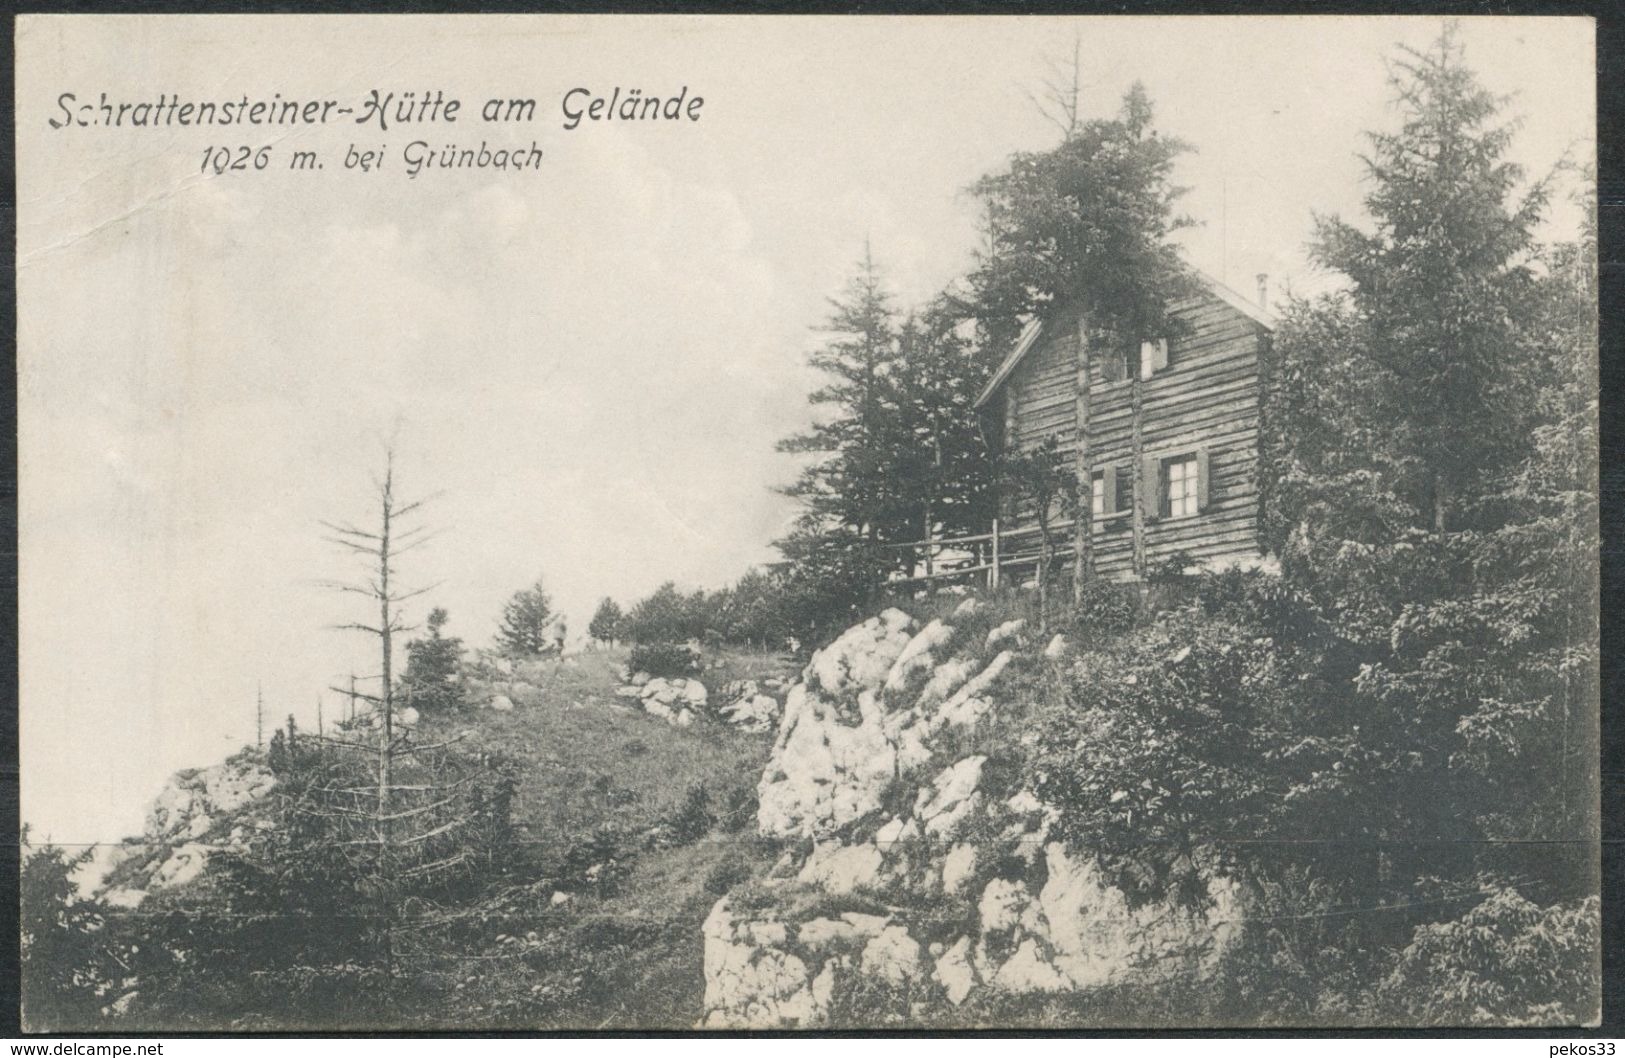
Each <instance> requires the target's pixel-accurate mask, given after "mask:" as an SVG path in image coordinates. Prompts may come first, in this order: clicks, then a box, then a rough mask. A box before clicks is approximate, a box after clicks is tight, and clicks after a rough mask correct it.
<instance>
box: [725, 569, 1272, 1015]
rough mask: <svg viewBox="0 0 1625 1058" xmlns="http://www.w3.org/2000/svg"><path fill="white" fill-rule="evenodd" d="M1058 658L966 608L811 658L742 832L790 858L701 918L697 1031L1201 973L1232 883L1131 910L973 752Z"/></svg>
mask: <svg viewBox="0 0 1625 1058" xmlns="http://www.w3.org/2000/svg"><path fill="white" fill-rule="evenodd" d="M1069 652H1070V647H1069V645H1065V644H1064V643H1063V644H1062V645H1059V646H1058V645H1057V644H1056V643H1055V642H1054V641H1051V640H1050V639H1048V638H1047V637H1034V636H1030V635H1029V633H1028V629H1027V627H1026V625H1025V623H1024V622H1022V621H1021V620H1020V619H1017V618H1011V619H1008V620H1003V621H1000V620H995V619H994V615H993V614H991V613H990V612H988V610H987V608H985V607H982V606H980V604H978V603H976V602H975V601H970V600H967V602H966V603H964V604H962V605H961V607H960V609H959V610H957V611H956V612H954V613H953V614H952V615H950V616H949V617H946V618H942V619H939V620H934V621H929V622H927V623H925V624H924V625H923V626H922V625H920V624H919V623H918V622H916V621H915V620H914V619H913V618H911V617H910V616H909V615H908V614H906V613H904V612H902V611H901V610H896V609H893V610H888V611H886V612H885V613H883V614H880V615H879V616H877V617H874V618H871V619H870V620H868V621H865V622H864V623H862V624H860V625H857V626H855V627H854V628H852V629H849V630H848V631H847V632H846V633H845V634H843V635H842V636H840V637H839V638H838V639H836V641H835V642H833V643H831V644H830V645H829V646H828V647H826V648H825V649H823V650H821V651H819V652H818V653H816V654H815V655H814V656H813V658H812V660H811V661H810V663H809V664H808V666H807V668H806V670H805V672H804V673H803V678H802V680H801V682H799V683H797V684H796V685H795V686H793V687H792V688H791V689H790V692H789V695H788V698H787V700H786V702H785V707H784V715H783V717H782V719H781V721H780V723H779V728H778V734H777V737H776V739H775V741H774V745H773V749H772V752H771V755H770V757H769V760H768V762H767V765H766V768H765V769H764V771H763V774H762V778H761V782H760V784H759V786H758V795H759V805H760V807H759V810H758V816H757V826H758V830H759V831H760V833H761V834H762V835H764V836H766V837H772V838H779V839H783V840H785V841H786V843H787V846H788V851H787V852H786V853H785V855H784V857H783V859H781V861H780V863H779V864H778V866H777V867H776V868H775V869H774V871H773V872H772V874H771V876H770V877H769V878H768V879H767V880H766V881H765V882H761V881H759V882H757V883H754V887H753V890H752V891H751V892H749V893H746V894H738V893H736V894H730V895H729V896H728V897H725V898H723V899H722V900H721V901H719V902H718V903H717V905H716V906H715V907H714V908H713V910H712V913H711V915H710V917H709V918H708V919H707V921H706V923H705V926H704V935H705V973H706V995H705V1017H704V1022H703V1024H704V1025H705V1026H706V1027H713V1028H773V1027H790V1026H800V1027H809V1026H819V1025H828V1024H831V1023H832V1022H831V1018H832V1017H838V1012H839V1011H840V1010H842V1009H849V1008H843V1007H842V1005H841V1004H842V1001H843V996H850V995H853V994H861V995H864V996H867V997H869V999H868V1001H869V1002H871V1003H872V1002H874V999H873V997H874V996H876V995H877V994H881V995H894V996H897V997H902V998H900V999H899V1000H898V1001H899V1002H900V1003H901V1004H902V1005H903V1006H904V1007H906V1008H907V1010H908V1011H918V1010H921V1009H925V1007H927V1006H929V1004H931V1003H939V1004H945V1005H949V1006H953V1005H958V1004H962V1003H965V1002H967V1001H968V1000H969V999H970V998H971V997H972V996H973V995H975V994H978V993H981V992H987V993H1003V994H1030V993H1045V992H1060V991H1069V990H1081V989H1090V988H1097V987H1100V986H1103V985H1113V984H1122V983H1128V982H1135V981H1154V980H1161V979H1166V978H1168V977H1170V976H1173V975H1176V974H1200V973H1203V972H1206V971H1207V970H1209V969H1211V968H1212V966H1213V965H1214V963H1215V961H1216V960H1217V958H1218V957H1219V956H1220V955H1221V954H1222V953H1223V951H1224V950H1225V948H1226V946H1227V945H1228V944H1229V943H1230V941H1231V939H1232V937H1233V935H1234V932H1235V930H1236V929H1237V928H1238V923H1239V920H1240V917H1241V911H1240V907H1239V898H1238V892H1237V888H1236V886H1235V885H1234V884H1233V883H1231V882H1230V881H1228V880H1227V879H1225V878H1223V877H1222V876H1219V875H1217V874H1211V875H1209V876H1208V878H1207V883H1206V884H1207V892H1206V899H1205V901H1196V902H1195V904H1194V905H1193V906H1174V905H1172V904H1163V903H1156V902H1153V903H1149V904H1138V905H1136V904H1134V903H1133V902H1131V901H1130V900H1129V899H1128V897H1127V896H1126V895H1125V894H1124V893H1123V892H1122V891H1120V890H1119V889H1117V888H1116V887H1115V886H1114V885H1113V884H1112V883H1111V881H1110V880H1109V878H1108V877H1107V875H1106V874H1105V873H1104V872H1103V871H1102V869H1101V868H1100V866H1099V864H1098V863H1097V861H1096V859H1095V857H1094V856H1093V855H1092V854H1091V853H1090V851H1089V850H1088V849H1086V848H1082V849H1080V848H1073V847H1069V846H1068V845H1066V844H1065V843H1063V842H1062V841H1060V840H1058V839H1057V838H1056V837H1055V836H1054V833H1053V832H1054V831H1055V830H1056V823H1057V821H1058V820H1059V819H1060V813H1059V810H1058V809H1057V808H1056V807H1055V806H1051V805H1046V804H1044V803H1043V802H1042V801H1040V800H1039V798H1038V797H1036V796H1035V795H1034V794H1033V792H1032V791H1031V790H1030V789H1028V788H1027V786H1026V784H1025V781H1024V780H1025V777H1024V776H1021V775H1019V774H1016V775H1012V774H1010V771H1011V769H1010V768H1009V767H1002V768H1001V767H996V766H995V764H994V762H993V761H992V760H991V759H990V756H989V753H996V749H995V748H994V747H991V746H989V747H988V752H979V751H977V750H976V749H975V748H974V747H977V745H978V741H977V740H978V739H979V738H983V739H985V738H987V737H988V732H989V731H990V729H991V728H992V724H993V721H994V720H995V719H997V717H998V715H999V712H1000V710H1001V708H1008V707H1010V705H1011V703H1012V701H1013V699H1012V695H1014V694H1016V693H1018V692H1017V690H1016V685H1019V681H1012V676H1013V674H1016V673H1019V672H1022V671H1024V670H1025V671H1031V670H1032V669H1034V668H1037V667H1042V666H1056V665H1061V664H1064V663H1065V662H1066V658H1067V657H1068V655H1069ZM843 1027H845V1026H844V1025H843Z"/></svg>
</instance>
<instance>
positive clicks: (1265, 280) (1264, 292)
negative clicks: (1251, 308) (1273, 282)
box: [1258, 272, 1270, 309]
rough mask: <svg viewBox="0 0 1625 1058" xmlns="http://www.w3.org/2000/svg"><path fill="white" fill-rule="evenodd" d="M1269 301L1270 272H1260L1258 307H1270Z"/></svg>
mask: <svg viewBox="0 0 1625 1058" xmlns="http://www.w3.org/2000/svg"><path fill="white" fill-rule="evenodd" d="M1269 302H1270V274H1269V273H1268V272H1260V273H1258V307H1259V308H1261V309H1267V308H1269V307H1270V304H1269Z"/></svg>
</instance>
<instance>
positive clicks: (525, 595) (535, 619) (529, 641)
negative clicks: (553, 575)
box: [497, 577, 553, 658]
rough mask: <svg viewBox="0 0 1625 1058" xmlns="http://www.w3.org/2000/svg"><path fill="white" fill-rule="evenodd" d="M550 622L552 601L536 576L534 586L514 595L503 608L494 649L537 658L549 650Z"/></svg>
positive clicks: (550, 647) (551, 641) (520, 656)
mask: <svg viewBox="0 0 1625 1058" xmlns="http://www.w3.org/2000/svg"><path fill="white" fill-rule="evenodd" d="M552 621H553V600H552V597H551V596H549V595H548V593H547V589H546V588H545V587H543V585H542V580H541V578H540V577H538V578H537V579H536V583H535V584H532V585H531V586H530V587H528V588H523V589H521V590H519V591H516V592H514V594H513V597H512V598H510V599H509V600H508V604H507V605H506V606H504V607H503V609H502V623H501V625H500V626H499V627H498V628H497V646H498V647H499V648H500V649H501V650H502V651H503V652H504V653H506V654H509V655H511V656H513V657H518V658H539V657H541V656H543V655H544V654H546V653H547V652H548V651H549V650H550V649H552V646H553V638H552V636H551V634H550V625H551V624H552Z"/></svg>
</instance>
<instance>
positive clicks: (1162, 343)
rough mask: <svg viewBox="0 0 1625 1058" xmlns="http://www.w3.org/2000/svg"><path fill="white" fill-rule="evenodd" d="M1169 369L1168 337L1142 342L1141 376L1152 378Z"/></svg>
mask: <svg viewBox="0 0 1625 1058" xmlns="http://www.w3.org/2000/svg"><path fill="white" fill-rule="evenodd" d="M1166 370H1168V339H1166V338H1153V339H1151V340H1150V341H1146V342H1141V343H1140V377H1141V378H1150V377H1151V376H1152V375H1155V374H1156V373H1157V372H1159V371H1166Z"/></svg>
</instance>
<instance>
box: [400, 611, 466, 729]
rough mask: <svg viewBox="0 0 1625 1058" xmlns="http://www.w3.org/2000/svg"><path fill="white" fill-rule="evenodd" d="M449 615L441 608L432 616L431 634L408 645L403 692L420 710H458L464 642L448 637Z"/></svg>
mask: <svg viewBox="0 0 1625 1058" xmlns="http://www.w3.org/2000/svg"><path fill="white" fill-rule="evenodd" d="M448 619H449V615H448V614H447V613H446V611H445V610H444V609H442V608H440V607H435V608H434V609H433V610H431V611H430V612H429V621H428V625H429V634H428V635H427V636H425V637H423V638H421V639H414V640H411V641H410V642H408V643H407V644H406V673H405V674H404V675H403V676H402V677H401V683H402V690H403V691H405V692H406V695H407V697H408V700H409V701H410V703H411V704H412V705H414V706H416V707H417V708H419V709H429V710H434V711H444V710H446V709H452V708H455V707H456V706H457V705H458V702H459V698H458V693H457V666H458V663H459V662H460V661H461V660H462V656H463V641H462V640H461V639H458V638H457V637H455V636H447V635H445V634H444V629H445V627H446V621H447V620H448Z"/></svg>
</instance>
